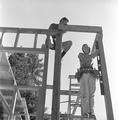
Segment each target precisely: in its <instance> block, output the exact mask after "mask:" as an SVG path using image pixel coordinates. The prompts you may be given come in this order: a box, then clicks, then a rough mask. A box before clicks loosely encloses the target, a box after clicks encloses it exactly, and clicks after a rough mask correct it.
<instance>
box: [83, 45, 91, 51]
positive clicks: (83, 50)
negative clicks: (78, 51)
mask: <svg viewBox="0 0 118 120" xmlns="http://www.w3.org/2000/svg"><path fill="white" fill-rule="evenodd" d="M85 46H87V47H88V48H89V52H90V47H89V46H88V45H87V44H83V45H82V51H83V52H84V50H83V49H84V47H85Z"/></svg>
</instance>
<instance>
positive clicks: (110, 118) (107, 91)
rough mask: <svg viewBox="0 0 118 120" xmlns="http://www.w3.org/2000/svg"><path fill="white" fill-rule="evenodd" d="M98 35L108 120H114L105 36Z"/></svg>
mask: <svg viewBox="0 0 118 120" xmlns="http://www.w3.org/2000/svg"><path fill="white" fill-rule="evenodd" d="M98 35H99V40H98V45H99V49H100V60H101V68H102V69H101V71H102V77H103V84H104V91H105V94H104V97H105V106H106V114H107V120H114V116H113V110H112V102H111V95H110V88H109V82H108V75H107V68H106V61H105V55H104V49H103V43H102V37H103V35H102V33H98Z"/></svg>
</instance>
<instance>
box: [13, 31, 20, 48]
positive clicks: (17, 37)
mask: <svg viewBox="0 0 118 120" xmlns="http://www.w3.org/2000/svg"><path fill="white" fill-rule="evenodd" d="M18 40H19V32H18V33H17V34H16V39H15V43H14V47H17V45H18Z"/></svg>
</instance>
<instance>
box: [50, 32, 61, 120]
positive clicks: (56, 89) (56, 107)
mask: <svg viewBox="0 0 118 120" xmlns="http://www.w3.org/2000/svg"><path fill="white" fill-rule="evenodd" d="M61 44H62V32H61V31H58V33H57V34H56V46H55V64H54V78H53V98H52V114H51V120H59V113H60V76H61Z"/></svg>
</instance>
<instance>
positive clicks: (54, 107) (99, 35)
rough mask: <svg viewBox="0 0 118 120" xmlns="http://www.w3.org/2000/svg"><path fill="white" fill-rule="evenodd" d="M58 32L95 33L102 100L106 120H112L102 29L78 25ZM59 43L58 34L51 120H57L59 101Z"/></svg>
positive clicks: (60, 40) (60, 28)
mask: <svg viewBox="0 0 118 120" xmlns="http://www.w3.org/2000/svg"><path fill="white" fill-rule="evenodd" d="M60 30H63V31H67V32H88V33H96V39H98V46H99V50H100V55H99V57H100V62H101V72H102V73H101V75H102V81H101V82H102V84H101V85H102V86H104V98H105V106H106V114H107V120H114V116H113V109H112V102H111V96H110V89H109V83H108V75H107V69H106V62H105V55H104V49H103V43H102V38H103V34H102V27H97V26H82V25H81V26H80V25H67V26H63V25H59V32H60ZM61 42H62V34H61V33H59V34H58V35H57V41H56V51H55V68H54V71H55V72H54V80H53V81H54V82H53V101H52V102H53V105H52V120H59V116H60V115H59V113H60V111H59V107H60V105H59V101H60V75H61V74H60V71H61V50H60V49H61Z"/></svg>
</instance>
